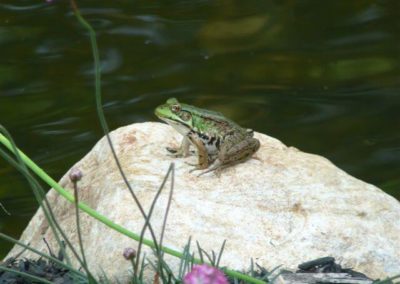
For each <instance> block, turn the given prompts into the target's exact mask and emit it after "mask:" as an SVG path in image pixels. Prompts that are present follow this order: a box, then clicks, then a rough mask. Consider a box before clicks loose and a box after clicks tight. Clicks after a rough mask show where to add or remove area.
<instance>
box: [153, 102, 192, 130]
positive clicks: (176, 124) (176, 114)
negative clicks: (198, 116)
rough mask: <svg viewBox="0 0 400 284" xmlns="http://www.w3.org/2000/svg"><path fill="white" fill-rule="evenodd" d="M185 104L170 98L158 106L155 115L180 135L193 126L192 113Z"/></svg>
mask: <svg viewBox="0 0 400 284" xmlns="http://www.w3.org/2000/svg"><path fill="white" fill-rule="evenodd" d="M185 106H186V105H182V104H180V103H179V102H178V100H177V99H175V98H170V99H168V100H167V102H166V103H165V104H163V105H160V106H158V107H157V108H156V109H155V111H154V113H155V115H156V116H157V117H158V118H159V119H161V120H163V121H165V122H166V123H168V124H169V125H171V126H172V127H173V128H175V129H176V130H177V131H178V132H179V133H181V134H182V135H186V134H187V133H188V132H189V131H190V130H191V129H192V128H193V119H192V114H191V113H190V111H189V109H188V108H185Z"/></svg>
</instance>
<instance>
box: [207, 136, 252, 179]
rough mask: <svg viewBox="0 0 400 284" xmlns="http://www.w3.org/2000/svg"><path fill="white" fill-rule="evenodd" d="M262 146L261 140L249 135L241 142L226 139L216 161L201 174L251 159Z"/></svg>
mask: <svg viewBox="0 0 400 284" xmlns="http://www.w3.org/2000/svg"><path fill="white" fill-rule="evenodd" d="M259 148H260V141H259V140H258V139H256V138H253V137H248V138H246V139H244V140H242V141H240V142H239V143H236V144H232V143H230V141H229V140H225V141H224V144H223V145H222V146H221V151H220V152H219V154H218V158H217V159H216V161H215V163H214V164H213V165H212V166H211V167H210V168H209V169H208V170H206V171H204V172H202V173H201V174H200V175H199V176H201V175H204V174H205V173H209V172H212V171H215V170H217V169H218V170H220V169H223V168H226V167H229V166H233V165H235V164H238V163H242V162H244V161H246V160H247V159H249V158H250V157H251V156H252V155H253V154H254V153H255V152H257V150H258V149H259Z"/></svg>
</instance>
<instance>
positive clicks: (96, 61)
mask: <svg viewBox="0 0 400 284" xmlns="http://www.w3.org/2000/svg"><path fill="white" fill-rule="evenodd" d="M70 3H71V7H72V10H73V12H74V14H75V17H76V18H77V20H78V21H79V23H80V24H81V25H82V26H83V27H84V28H85V29H86V30H87V31H88V33H89V37H90V44H91V47H92V54H93V61H94V71H95V78H94V79H95V94H96V96H95V98H96V110H97V116H98V118H99V121H100V125H101V127H102V129H103V132H104V133H105V136H106V138H107V142H108V144H109V146H110V149H111V153H112V155H113V157H114V161H115V163H116V164H117V167H118V171H119V172H120V174H121V177H122V179H123V181H124V183H125V184H126V186H127V188H128V190H129V192H130V194H131V196H132V198H133V200H134V201H135V204H136V206H137V207H138V209H139V211H140V213H141V214H142V216H143V218H144V219H145V220H146V225H147V227H148V228H149V231H150V235H151V237H152V239H153V244H154V249H155V250H156V252H157V255H160V254H161V251H160V248H159V247H158V243H157V239H156V235H155V233H154V230H153V227H152V226H151V223H150V221H149V217H148V216H147V215H146V212H145V211H144V209H143V206H142V205H141V203H140V201H139V199H138V198H137V196H136V194H135V192H134V191H133V188H132V186H131V185H130V183H129V181H128V179H127V177H126V175H125V173H124V170H123V169H122V166H121V163H120V162H119V159H118V157H117V153H116V152H115V149H114V146H113V143H112V141H111V137H110V134H109V132H110V131H109V128H108V124H107V121H106V119H105V115H104V112H103V106H102V103H101V70H100V56H99V49H98V46H97V39H96V32H95V31H94V29H93V27H92V26H91V25H90V24H89V23H88V22H87V21H86V20H85V19H84V18H83V17H82V15H81V14H80V12H79V9H78V6H77V4H76V2H75V0H70ZM145 227H146V226H145ZM134 272H135V276H136V270H135V271H134Z"/></svg>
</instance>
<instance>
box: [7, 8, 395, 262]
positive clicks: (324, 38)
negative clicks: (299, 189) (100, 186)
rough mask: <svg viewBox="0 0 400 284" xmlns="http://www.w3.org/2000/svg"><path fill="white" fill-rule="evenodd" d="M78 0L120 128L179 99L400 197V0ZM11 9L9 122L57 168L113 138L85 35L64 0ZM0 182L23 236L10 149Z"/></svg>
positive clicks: (26, 146)
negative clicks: (106, 132) (107, 135)
mask: <svg viewBox="0 0 400 284" xmlns="http://www.w3.org/2000/svg"><path fill="white" fill-rule="evenodd" d="M80 2H82V3H80V5H86V6H82V7H81V12H82V14H83V15H84V16H85V17H86V18H87V19H88V20H89V21H90V22H91V23H92V24H93V26H94V27H95V29H96V32H97V36H98V43H99V45H100V53H101V54H100V55H101V68H102V73H103V76H102V84H103V104H104V108H105V112H106V115H107V118H108V121H109V123H110V127H111V128H116V127H119V126H121V125H125V124H129V123H133V122H141V121H148V120H156V118H155V117H154V115H153V109H154V107H155V106H156V105H159V104H160V103H162V102H164V101H165V100H166V99H167V98H168V97H172V96H174V97H178V98H179V99H180V100H181V101H183V102H187V103H190V104H195V105H198V106H200V107H205V108H209V109H215V110H219V111H221V112H223V113H224V114H226V116H228V117H230V118H232V119H233V120H236V121H237V122H238V123H239V124H241V125H246V126H247V127H250V128H253V129H255V130H257V131H259V132H263V133H267V134H269V135H271V136H274V137H277V138H278V139H280V140H282V141H283V142H284V143H285V144H287V145H293V146H296V147H297V148H299V149H301V150H303V151H307V152H312V153H317V154H321V155H323V156H326V157H328V158H329V159H331V160H332V161H333V162H334V163H335V164H337V165H338V166H339V167H341V168H343V169H344V170H346V171H348V172H349V173H351V174H352V175H354V176H356V177H359V178H361V179H363V180H366V181H368V182H371V183H373V184H376V185H378V186H380V187H381V188H383V189H384V190H386V191H387V192H388V193H390V194H392V195H393V196H395V197H396V198H398V199H400V178H399V177H398V170H399V165H400V148H399V145H400V135H399V133H400V132H399V125H400V115H399V111H398V110H399V106H400V97H399V91H400V83H399V75H400V72H399V62H400V60H399V59H400V58H399V48H400V25H399V24H398V19H399V17H400V9H399V8H400V7H398V6H400V2H397V1H391V2H386V3H385V4H380V3H377V2H376V1H372V0H371V1H348V2H343V1H342V2H337V1H284V2H282V1H278V2H270V1H252V2H251V3H250V2H248V1H237V2H232V1H218V2H215V1H204V0H203V1H174V2H168V3H164V2H162V1H139V2H135V3H121V2H118V3H114V2H112V1H111V2H104V3H95V4H88V3H83V2H84V1H80ZM95 5H96V6H95ZM0 19H1V21H2V25H1V27H0V52H1V55H2V56H1V59H0V114H1V123H2V124H4V125H5V126H6V127H7V128H8V129H9V130H10V131H11V132H12V134H13V135H14V137H15V139H16V141H17V143H18V144H19V146H20V147H21V148H22V149H23V150H24V151H25V152H26V153H27V154H28V155H29V156H31V157H32V158H33V159H34V160H35V161H36V162H38V163H39V164H40V165H41V166H42V167H43V168H44V169H45V170H46V171H47V172H48V173H49V174H50V175H52V176H53V177H54V178H56V179H58V178H60V177H61V176H62V174H63V173H64V172H65V171H66V170H67V169H68V168H69V167H70V166H71V165H72V164H73V163H75V162H76V161H77V160H79V159H80V158H81V157H82V156H83V155H84V154H85V153H86V152H87V151H89V150H90V149H91V147H92V146H93V145H94V143H95V142H96V141H97V140H98V139H99V138H100V137H101V136H102V132H101V129H100V127H99V124H98V122H97V117H96V113H95V109H94V97H93V69H92V67H93V63H92V54H91V50H90V44H89V40H88V35H87V33H86V31H84V30H83V29H82V27H80V26H79V24H78V23H77V21H76V20H75V18H74V17H73V14H72V13H71V11H70V8H69V6H68V5H67V2H65V1H54V3H52V4H48V3H45V1H43V2H41V3H37V1H33V0H29V1H28V0H24V1H18V3H16V2H15V1H11V0H9V1H2V3H0ZM0 187H1V190H0V202H1V203H2V204H3V205H4V206H5V207H6V208H7V209H8V210H9V211H10V212H11V213H12V216H11V217H10V216H6V215H4V214H3V212H1V211H0V214H2V215H0V229H1V231H2V232H6V233H9V234H11V235H13V236H15V237H18V235H19V234H20V232H21V230H22V229H23V227H24V226H25V224H26V222H27V220H29V217H30V216H31V214H33V212H34V211H35V208H36V205H35V202H34V200H33V198H32V194H31V192H30V190H29V188H28V186H27V183H26V182H25V181H24V180H23V179H22V178H21V176H19V175H18V174H17V173H16V171H15V170H13V169H12V168H11V167H10V166H9V165H7V163H6V162H5V161H3V160H0ZM8 247H9V246H7V245H3V244H1V245H0V249H1V251H0V256H1V255H4V253H5V252H6V250H7V249H8Z"/></svg>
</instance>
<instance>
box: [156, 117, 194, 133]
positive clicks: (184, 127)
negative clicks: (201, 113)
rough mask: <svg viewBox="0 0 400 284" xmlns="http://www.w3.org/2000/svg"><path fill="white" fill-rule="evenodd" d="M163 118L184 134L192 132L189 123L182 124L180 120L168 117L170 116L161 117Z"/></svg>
mask: <svg viewBox="0 0 400 284" xmlns="http://www.w3.org/2000/svg"><path fill="white" fill-rule="evenodd" d="M160 119H161V120H163V121H165V122H166V123H168V124H169V125H171V126H172V127H173V128H174V129H175V130H176V131H178V132H179V133H180V134H182V135H183V136H186V135H187V134H188V133H189V132H190V127H189V126H188V125H185V124H182V123H180V122H178V121H175V120H172V119H168V118H161V117H160Z"/></svg>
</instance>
